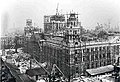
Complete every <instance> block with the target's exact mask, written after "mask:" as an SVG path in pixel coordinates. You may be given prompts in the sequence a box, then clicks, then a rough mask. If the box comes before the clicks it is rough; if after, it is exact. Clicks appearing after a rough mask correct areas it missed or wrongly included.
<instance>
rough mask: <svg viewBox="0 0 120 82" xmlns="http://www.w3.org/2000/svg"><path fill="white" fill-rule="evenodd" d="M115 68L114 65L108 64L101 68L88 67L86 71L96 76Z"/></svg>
mask: <svg viewBox="0 0 120 82" xmlns="http://www.w3.org/2000/svg"><path fill="white" fill-rule="evenodd" d="M113 70H114V66H113V65H107V66H103V67H99V68H94V69H87V70H86V72H87V73H89V74H90V75H93V76H94V75H99V74H103V73H107V72H112V71H113Z"/></svg>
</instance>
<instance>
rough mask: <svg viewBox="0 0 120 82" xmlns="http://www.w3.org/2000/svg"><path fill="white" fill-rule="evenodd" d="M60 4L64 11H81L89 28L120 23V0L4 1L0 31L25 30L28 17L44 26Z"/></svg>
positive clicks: (60, 9) (0, 6)
mask: <svg viewBox="0 0 120 82" xmlns="http://www.w3.org/2000/svg"><path fill="white" fill-rule="evenodd" d="M58 3H59V6H58V10H59V12H60V13H63V14H66V13H69V12H70V11H74V12H76V13H79V14H80V15H79V21H81V24H82V26H83V27H84V28H86V29H94V28H95V26H96V25H97V23H100V24H104V23H106V24H108V22H110V23H111V27H115V26H116V25H120V0H1V1H0V8H1V9H0V13H1V18H0V19H1V22H0V24H1V30H0V31H1V32H0V33H1V34H4V33H11V32H14V31H21V32H23V30H24V27H25V25H26V24H25V23H26V19H32V21H33V24H35V25H37V26H39V28H43V22H44V19H43V17H44V15H54V14H55V13H56V8H57V4H58Z"/></svg>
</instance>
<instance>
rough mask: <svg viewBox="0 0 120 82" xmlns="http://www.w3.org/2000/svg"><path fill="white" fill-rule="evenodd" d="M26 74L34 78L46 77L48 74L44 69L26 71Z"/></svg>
mask: <svg viewBox="0 0 120 82" xmlns="http://www.w3.org/2000/svg"><path fill="white" fill-rule="evenodd" d="M26 74H27V75H29V76H31V77H33V76H36V75H45V74H46V72H45V71H44V69H43V68H34V69H28V70H26Z"/></svg>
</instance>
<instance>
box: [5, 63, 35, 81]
mask: <svg viewBox="0 0 120 82" xmlns="http://www.w3.org/2000/svg"><path fill="white" fill-rule="evenodd" d="M5 63H6V62H5ZM6 65H7V66H8V67H9V69H10V71H11V73H12V74H13V76H14V77H15V79H16V82H35V81H33V80H31V79H30V78H29V77H28V76H27V75H26V74H21V73H20V71H19V69H18V68H17V67H16V66H15V65H12V64H9V63H6Z"/></svg>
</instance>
